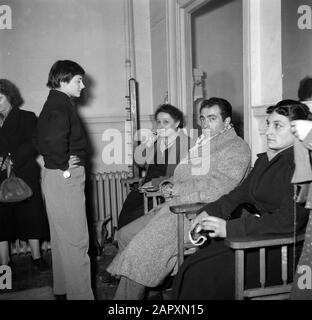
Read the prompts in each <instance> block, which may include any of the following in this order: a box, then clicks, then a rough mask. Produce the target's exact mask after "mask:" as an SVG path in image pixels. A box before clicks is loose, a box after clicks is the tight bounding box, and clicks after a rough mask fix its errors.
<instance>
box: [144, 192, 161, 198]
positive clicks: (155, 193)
mask: <svg viewBox="0 0 312 320" xmlns="http://www.w3.org/2000/svg"><path fill="white" fill-rule="evenodd" d="M143 193H144V195H145V196H146V197H147V198H151V197H163V194H162V193H161V192H160V191H143Z"/></svg>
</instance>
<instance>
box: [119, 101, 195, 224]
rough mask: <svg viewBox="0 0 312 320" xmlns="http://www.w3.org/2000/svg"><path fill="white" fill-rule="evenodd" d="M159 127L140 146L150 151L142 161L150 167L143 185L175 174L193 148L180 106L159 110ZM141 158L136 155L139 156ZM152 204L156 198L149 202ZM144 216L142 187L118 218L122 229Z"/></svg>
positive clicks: (147, 168)
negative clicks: (175, 170) (185, 131)
mask: <svg viewBox="0 0 312 320" xmlns="http://www.w3.org/2000/svg"><path fill="white" fill-rule="evenodd" d="M155 121H156V125H157V130H156V132H155V135H154V134H152V135H151V136H150V137H148V138H147V139H145V141H144V143H143V144H141V145H140V147H139V148H138V152H139V151H140V150H143V148H144V149H145V151H146V155H145V159H144V157H143V156H142V157H141V159H142V160H143V161H144V160H146V162H144V163H138V164H139V165H141V166H146V175H145V178H144V180H143V186H145V187H148V186H155V187H156V186H158V185H159V184H160V182H161V181H163V180H166V179H168V178H170V177H172V176H173V172H174V169H175V167H176V166H177V164H178V163H179V162H180V159H181V158H183V157H184V156H185V155H186V153H187V152H188V149H189V147H190V143H191V140H190V139H189V138H188V137H187V136H186V135H185V134H184V133H183V130H182V128H183V126H184V121H183V113H182V112H181V111H180V110H179V109H177V108H176V107H174V106H172V105H169V104H163V105H161V106H160V107H159V108H158V109H157V110H156V112H155ZM137 158H140V157H135V159H137ZM149 202H150V203H149V207H150V208H151V207H152V203H151V202H152V199H150V201H149ZM143 215H144V205H143V193H141V192H140V191H139V190H138V189H134V190H132V191H131V192H130V193H129V194H128V196H127V198H126V200H125V202H124V204H123V207H122V209H121V212H120V215H119V219H118V229H121V228H122V227H124V226H125V225H127V224H129V223H130V222H132V221H134V220H136V219H137V218H139V217H141V216H143Z"/></svg>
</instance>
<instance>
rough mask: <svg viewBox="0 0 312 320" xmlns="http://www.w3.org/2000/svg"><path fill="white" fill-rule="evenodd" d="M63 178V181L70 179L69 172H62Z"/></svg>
mask: <svg viewBox="0 0 312 320" xmlns="http://www.w3.org/2000/svg"><path fill="white" fill-rule="evenodd" d="M63 177H64V178H65V179H68V178H70V172H69V170H65V171H63Z"/></svg>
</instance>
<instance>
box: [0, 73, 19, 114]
mask: <svg viewBox="0 0 312 320" xmlns="http://www.w3.org/2000/svg"><path fill="white" fill-rule="evenodd" d="M0 93H1V94H3V95H5V96H6V98H7V99H8V101H9V102H10V104H11V106H12V107H13V108H19V107H20V106H21V105H22V104H23V103H24V100H23V98H22V96H21V93H20V91H19V89H18V88H17V87H16V85H15V84H14V83H12V82H11V81H9V80H7V79H0Z"/></svg>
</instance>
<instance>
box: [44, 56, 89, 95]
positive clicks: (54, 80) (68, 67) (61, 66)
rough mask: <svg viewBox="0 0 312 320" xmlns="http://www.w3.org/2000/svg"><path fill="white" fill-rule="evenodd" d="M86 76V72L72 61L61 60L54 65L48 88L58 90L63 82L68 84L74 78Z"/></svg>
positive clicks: (50, 73)
mask: <svg viewBox="0 0 312 320" xmlns="http://www.w3.org/2000/svg"><path fill="white" fill-rule="evenodd" d="M84 74H85V71H84V70H83V69H82V67H81V66H80V65H79V64H78V63H76V62H74V61H70V60H59V61H56V62H55V63H54V64H53V66H52V68H51V70H50V72H49V78H48V83H47V86H48V87H49V88H51V89H57V88H59V87H60V86H61V82H67V83H68V82H70V81H71V79H72V78H73V77H74V76H76V75H80V76H83V75H84Z"/></svg>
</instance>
